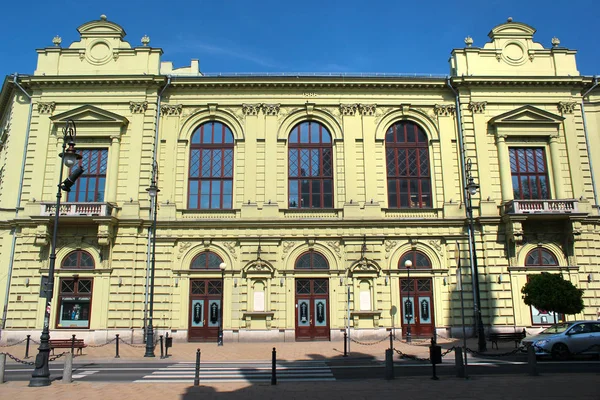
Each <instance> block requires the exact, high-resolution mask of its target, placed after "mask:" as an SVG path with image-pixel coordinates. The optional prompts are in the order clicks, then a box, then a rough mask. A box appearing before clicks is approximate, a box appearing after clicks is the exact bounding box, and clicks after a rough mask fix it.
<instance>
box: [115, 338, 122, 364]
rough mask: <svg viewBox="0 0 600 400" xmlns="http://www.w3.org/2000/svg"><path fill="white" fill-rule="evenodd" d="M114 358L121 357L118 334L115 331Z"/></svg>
mask: <svg viewBox="0 0 600 400" xmlns="http://www.w3.org/2000/svg"><path fill="white" fill-rule="evenodd" d="M115 352H116V354H115V358H121V356H120V355H119V334H118V333H116V334H115Z"/></svg>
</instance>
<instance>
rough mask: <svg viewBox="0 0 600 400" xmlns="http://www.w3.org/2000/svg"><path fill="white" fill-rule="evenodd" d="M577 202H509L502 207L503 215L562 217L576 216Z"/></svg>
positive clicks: (570, 200)
mask: <svg viewBox="0 0 600 400" xmlns="http://www.w3.org/2000/svg"><path fill="white" fill-rule="evenodd" d="M578 205H579V202H578V201H577V200H575V199H566V200H511V201H509V202H508V203H506V204H505V206H504V213H505V214H525V215H531V214H535V215H562V214H577V213H578V212H579V207H578Z"/></svg>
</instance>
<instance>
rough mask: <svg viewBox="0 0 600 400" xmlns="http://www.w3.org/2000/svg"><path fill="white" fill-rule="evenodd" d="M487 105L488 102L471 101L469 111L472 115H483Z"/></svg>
mask: <svg viewBox="0 0 600 400" xmlns="http://www.w3.org/2000/svg"><path fill="white" fill-rule="evenodd" d="M486 105H487V101H471V102H470V103H469V110H470V111H471V112H472V113H482V112H484V111H485V106H486Z"/></svg>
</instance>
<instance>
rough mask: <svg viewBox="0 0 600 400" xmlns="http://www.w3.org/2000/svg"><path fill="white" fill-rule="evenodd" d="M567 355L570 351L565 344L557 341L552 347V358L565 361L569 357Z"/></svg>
mask: <svg viewBox="0 0 600 400" xmlns="http://www.w3.org/2000/svg"><path fill="white" fill-rule="evenodd" d="M569 356H570V353H569V348H568V347H567V345H565V344H562V343H557V344H555V345H554V346H553V347H552V358H553V359H554V360H559V361H565V360H568V359H569Z"/></svg>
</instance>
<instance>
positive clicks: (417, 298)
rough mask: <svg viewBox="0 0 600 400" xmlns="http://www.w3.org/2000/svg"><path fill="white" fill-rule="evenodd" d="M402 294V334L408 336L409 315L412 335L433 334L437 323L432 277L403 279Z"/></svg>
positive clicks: (401, 281)
mask: <svg viewBox="0 0 600 400" xmlns="http://www.w3.org/2000/svg"><path fill="white" fill-rule="evenodd" d="M409 288H410V297H409ZM400 294H401V296H400V297H401V305H402V306H401V309H402V336H403V337H406V327H407V326H408V321H409V316H410V326H411V335H412V336H413V337H430V336H433V330H434V328H435V324H434V315H433V309H434V308H433V287H432V280H431V278H411V279H410V281H409V280H408V279H401V280H400Z"/></svg>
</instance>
